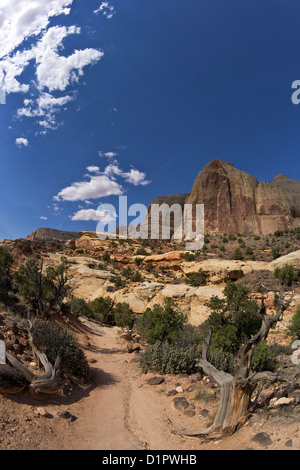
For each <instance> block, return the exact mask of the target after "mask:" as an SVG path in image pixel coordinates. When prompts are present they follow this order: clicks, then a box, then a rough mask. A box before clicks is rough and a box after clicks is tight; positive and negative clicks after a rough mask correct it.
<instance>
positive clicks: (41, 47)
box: [0, 0, 104, 130]
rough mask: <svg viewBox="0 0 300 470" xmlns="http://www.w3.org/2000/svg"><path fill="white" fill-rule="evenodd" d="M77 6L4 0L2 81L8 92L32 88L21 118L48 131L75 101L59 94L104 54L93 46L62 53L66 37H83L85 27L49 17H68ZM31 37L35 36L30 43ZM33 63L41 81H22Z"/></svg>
mask: <svg viewBox="0 0 300 470" xmlns="http://www.w3.org/2000/svg"><path fill="white" fill-rule="evenodd" d="M72 4H73V0H39V1H33V0H1V5H0V83H3V85H4V86H5V90H6V93H7V94H10V93H25V94H26V93H29V92H31V94H33V95H34V98H33V99H30V100H27V99H25V100H24V107H23V108H21V109H19V110H18V111H17V117H19V118H25V117H27V118H37V122H38V124H39V125H40V126H41V127H42V128H43V129H44V130H45V129H55V128H56V127H57V125H56V118H55V115H56V114H57V113H58V111H59V110H60V109H61V107H63V106H65V105H66V104H67V103H68V102H69V101H71V100H73V99H74V95H73V96H72V97H71V96H70V93H68V94H67V95H64V96H60V97H58V96H54V95H53V92H56V93H59V92H65V91H66V89H67V88H68V87H70V86H71V85H74V84H76V83H77V82H78V81H79V79H80V77H82V76H83V74H84V68H86V67H87V66H93V65H94V64H96V63H97V62H98V61H99V60H100V59H101V58H102V57H103V55H104V54H103V52H102V51H101V50H98V49H93V48H86V49H83V50H74V51H73V52H72V53H71V54H70V55H68V56H67V55H66V54H64V55H60V51H61V50H62V49H63V42H64V39H65V38H67V37H68V36H70V35H75V34H76V35H80V34H81V29H80V28H79V27H77V26H68V27H66V26H53V27H49V21H50V19H51V18H52V17H54V16H59V15H68V14H69V13H70V10H71V6H72ZM28 39H31V45H30V47H29V46H28V45H27V44H28V43H27V40H28ZM32 40H33V44H32ZM21 47H22V50H21ZM29 64H33V66H34V73H35V76H34V78H35V79H34V80H30V81H29V83H22V80H21V76H22V73H23V72H24V70H25V69H26V68H27V67H28V65H29ZM50 93H51V94H50ZM45 100H46V103H45ZM26 103H27V104H26Z"/></svg>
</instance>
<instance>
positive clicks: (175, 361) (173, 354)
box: [139, 341, 201, 374]
mask: <svg viewBox="0 0 300 470" xmlns="http://www.w3.org/2000/svg"><path fill="white" fill-rule="evenodd" d="M200 356H201V351H200V348H199V347H198V346H196V345H194V346H190V347H178V345H177V344H169V343H167V342H160V341H158V342H156V343H154V344H153V345H150V346H148V347H147V348H146V350H145V351H144V352H143V353H141V355H140V363H139V364H140V367H141V369H142V371H143V372H144V373H147V372H157V373H159V374H180V373H187V374H193V373H195V372H196V371H197V368H196V363H197V361H198V360H199V357H200Z"/></svg>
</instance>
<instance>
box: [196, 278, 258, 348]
mask: <svg viewBox="0 0 300 470" xmlns="http://www.w3.org/2000/svg"><path fill="white" fill-rule="evenodd" d="M205 305H206V306H207V307H208V308H210V310H211V314H210V316H209V317H208V319H207V320H206V321H205V322H204V324H202V325H201V327H202V329H204V331H205V329H208V327H213V329H214V330H213V334H212V338H211V347H210V349H211V351H217V350H221V351H224V352H226V353H232V354H236V352H237V351H238V349H239V347H240V346H241V344H243V343H244V342H245V341H246V340H247V339H249V338H250V337H251V336H252V335H254V334H255V333H257V331H258V330H259V328H260V327H261V321H262V320H261V318H260V317H259V315H258V311H259V307H258V304H257V303H256V302H255V301H254V300H252V299H251V298H250V290H249V289H248V288H247V287H245V286H243V285H238V284H235V283H234V282H233V281H229V282H227V284H226V287H225V289H224V298H223V299H220V298H219V297H217V296H213V297H211V299H210V300H209V301H208V302H207V303H206V304H205Z"/></svg>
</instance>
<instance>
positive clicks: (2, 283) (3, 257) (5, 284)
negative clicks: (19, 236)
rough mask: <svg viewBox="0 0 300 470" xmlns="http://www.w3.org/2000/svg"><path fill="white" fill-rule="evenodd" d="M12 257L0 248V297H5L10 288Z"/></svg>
mask: <svg viewBox="0 0 300 470" xmlns="http://www.w3.org/2000/svg"><path fill="white" fill-rule="evenodd" d="M12 262H13V257H12V255H11V254H10V253H9V252H8V251H7V250H6V248H3V247H0V295H5V294H7V292H8V291H9V289H10V288H11V265H12Z"/></svg>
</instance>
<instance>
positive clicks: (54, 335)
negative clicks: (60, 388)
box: [31, 320, 90, 380]
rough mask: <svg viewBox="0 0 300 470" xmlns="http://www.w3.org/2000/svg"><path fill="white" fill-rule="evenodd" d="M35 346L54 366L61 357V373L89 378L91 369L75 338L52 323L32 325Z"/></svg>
mask: <svg viewBox="0 0 300 470" xmlns="http://www.w3.org/2000/svg"><path fill="white" fill-rule="evenodd" d="M31 334H32V341H33V344H34V346H35V347H36V348H37V349H38V350H39V351H41V352H44V353H45V354H46V355H47V357H48V359H49V361H50V362H51V363H52V364H54V363H55V360H56V358H57V356H58V355H60V357H61V371H62V372H64V373H65V374H67V375H70V376H75V377H83V378H84V379H86V380H87V379H88V378H89V374H90V369H89V365H88V362H87V359H86V356H85V354H84V352H83V351H82V349H81V348H80V347H79V345H78V343H77V342H76V341H75V339H74V338H73V336H72V335H71V334H70V333H69V332H68V331H67V330H66V329H65V328H62V327H61V326H58V325H56V324H55V323H53V322H52V321H43V320H36V321H34V323H33V325H32V330H31Z"/></svg>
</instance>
